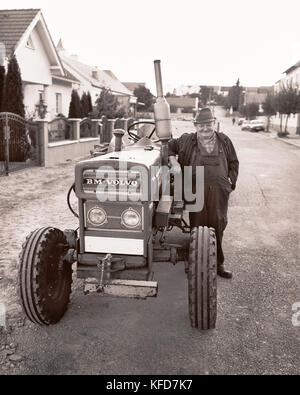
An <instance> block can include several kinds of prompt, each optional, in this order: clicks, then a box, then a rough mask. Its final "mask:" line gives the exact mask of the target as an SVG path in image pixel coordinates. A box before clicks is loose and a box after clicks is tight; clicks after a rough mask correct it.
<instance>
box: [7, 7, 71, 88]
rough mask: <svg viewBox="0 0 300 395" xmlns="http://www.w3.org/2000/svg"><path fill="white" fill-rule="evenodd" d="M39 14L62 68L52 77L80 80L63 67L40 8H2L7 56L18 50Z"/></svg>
mask: <svg viewBox="0 0 300 395" xmlns="http://www.w3.org/2000/svg"><path fill="white" fill-rule="evenodd" d="M38 14H39V19H38V20H39V21H40V22H41V23H42V26H43V27H44V30H43V31H44V32H45V34H46V36H47V37H48V42H49V44H50V49H51V50H52V55H53V56H54V58H53V59H55V61H56V62H57V63H56V64H58V66H59V67H60V69H61V73H60V74H53V73H51V74H52V77H54V78H55V77H56V78H60V79H64V80H67V81H72V82H79V81H78V80H77V78H76V77H75V76H74V75H72V74H71V73H69V72H68V71H67V70H64V69H63V66H62V64H61V60H60V58H59V56H58V54H57V52H56V48H55V45H54V44H53V41H52V37H51V35H50V32H49V30H48V28H47V25H46V22H45V21H44V19H43V16H42V13H41V10H40V9H18V10H0V42H3V43H4V45H5V50H6V51H5V52H6V54H5V55H6V56H8V57H9V56H10V55H12V54H13V53H15V51H16V50H17V47H18V45H19V44H20V41H21V39H22V37H23V36H24V34H25V33H26V31H27V29H29V28H30V25H31V24H32V23H33V21H34V19H35V18H36V17H37V15H38Z"/></svg>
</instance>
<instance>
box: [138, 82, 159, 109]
mask: <svg viewBox="0 0 300 395" xmlns="http://www.w3.org/2000/svg"><path fill="white" fill-rule="evenodd" d="M133 93H134V96H136V97H137V101H138V103H143V104H144V105H138V106H137V110H138V111H153V99H154V96H153V95H152V93H151V92H150V90H149V89H148V88H146V87H145V86H143V85H139V86H138V87H137V88H135V90H134V91H133Z"/></svg>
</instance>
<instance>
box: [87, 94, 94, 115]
mask: <svg viewBox="0 0 300 395" xmlns="http://www.w3.org/2000/svg"><path fill="white" fill-rule="evenodd" d="M87 103H88V114H89V113H90V112H92V111H93V104H92V98H91V94H90V92H89V91H88V93H87Z"/></svg>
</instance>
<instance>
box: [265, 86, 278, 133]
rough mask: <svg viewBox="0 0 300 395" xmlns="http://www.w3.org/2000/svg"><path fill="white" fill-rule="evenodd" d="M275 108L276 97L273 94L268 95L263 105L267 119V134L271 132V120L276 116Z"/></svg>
mask: <svg viewBox="0 0 300 395" xmlns="http://www.w3.org/2000/svg"><path fill="white" fill-rule="evenodd" d="M275 106H276V103H275V96H274V95H273V94H270V93H268V95H267V97H266V99H265V101H264V102H263V104H262V108H263V110H264V115H265V116H266V117H267V132H269V130H270V118H271V117H272V116H273V115H276V108H275Z"/></svg>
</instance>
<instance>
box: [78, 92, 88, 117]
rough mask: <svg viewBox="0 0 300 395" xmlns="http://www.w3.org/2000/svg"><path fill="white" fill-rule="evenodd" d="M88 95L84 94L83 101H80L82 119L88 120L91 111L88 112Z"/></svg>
mask: <svg viewBox="0 0 300 395" xmlns="http://www.w3.org/2000/svg"><path fill="white" fill-rule="evenodd" d="M87 100H88V99H87V94H86V93H85V92H83V94H82V96H81V99H80V104H81V116H82V118H86V117H87V116H88V113H89V110H88V101H87Z"/></svg>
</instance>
